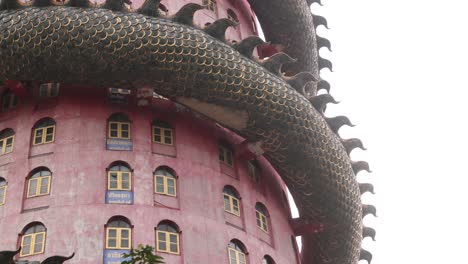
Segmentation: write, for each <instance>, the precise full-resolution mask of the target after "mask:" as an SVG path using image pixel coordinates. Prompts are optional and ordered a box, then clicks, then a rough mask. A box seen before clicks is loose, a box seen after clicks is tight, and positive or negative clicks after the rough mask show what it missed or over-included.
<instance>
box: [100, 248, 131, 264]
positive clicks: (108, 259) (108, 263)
mask: <svg viewBox="0 0 468 264" xmlns="http://www.w3.org/2000/svg"><path fill="white" fill-rule="evenodd" d="M124 253H125V254H129V253H130V250H124V249H105V250H104V264H120V263H122V261H125V260H130V259H131V258H124V257H122V255H123V254H124Z"/></svg>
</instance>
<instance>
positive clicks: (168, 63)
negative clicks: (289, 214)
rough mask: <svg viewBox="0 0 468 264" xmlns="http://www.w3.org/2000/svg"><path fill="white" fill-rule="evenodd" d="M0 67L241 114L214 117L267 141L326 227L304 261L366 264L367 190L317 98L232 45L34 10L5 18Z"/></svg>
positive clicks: (117, 19) (199, 35)
mask: <svg viewBox="0 0 468 264" xmlns="http://www.w3.org/2000/svg"><path fill="white" fill-rule="evenodd" d="M0 65H2V67H0V75H1V76H4V77H5V78H7V79H16V80H38V81H54V82H79V83H89V84H95V85H113V86H124V87H129V88H139V87H142V86H151V87H154V89H155V91H156V92H158V93H160V94H162V95H164V96H166V97H169V98H171V99H173V100H176V101H180V102H182V103H185V104H188V105H189V106H190V104H189V103H188V102H192V103H193V102H195V101H193V100H197V101H196V102H197V103H200V104H202V103H201V102H203V103H205V104H206V105H208V106H210V107H212V108H221V109H225V110H227V111H233V112H235V113H240V114H239V115H238V116H243V117H245V120H243V119H242V118H241V120H240V122H237V123H236V122H234V123H232V122H231V121H230V120H225V119H222V118H219V116H214V115H211V116H210V114H209V113H207V114H208V115H209V116H210V117H212V118H214V119H216V120H217V121H218V122H220V123H223V124H225V125H226V126H228V127H231V128H232V129H233V130H235V131H237V132H238V133H239V134H241V135H243V136H245V137H246V138H248V139H249V140H250V141H252V142H262V147H263V148H264V150H265V151H266V153H265V155H266V157H267V158H268V159H269V160H270V162H271V163H272V164H273V165H274V166H275V167H276V169H277V170H278V171H279V172H280V174H281V175H282V177H283V179H284V181H285V182H286V184H287V185H288V187H289V189H290V190H291V192H292V194H293V196H294V198H295V200H296V202H297V204H298V208H299V210H300V214H301V218H303V219H304V221H306V222H310V223H321V224H323V225H324V231H322V232H319V233H317V234H314V235H306V236H305V237H304V248H303V262H304V263H307V264H308V263H317V264H318V263H336V264H343V263H350V264H351V263H357V262H358V259H359V252H360V242H361V237H362V235H361V232H362V225H361V221H362V220H361V218H362V212H361V205H360V192H359V187H358V184H357V182H356V181H355V179H354V173H353V170H352V166H351V163H350V160H349V158H348V156H347V153H346V150H345V148H344V147H343V145H342V144H341V142H340V139H339V138H338V137H337V136H336V135H335V134H334V133H333V132H332V131H331V130H330V129H329V127H328V124H327V123H326V122H325V120H324V119H323V117H322V116H321V115H320V114H319V113H318V112H316V111H315V109H314V108H313V107H312V104H310V102H309V101H307V99H305V98H304V97H303V96H302V95H300V94H299V93H297V92H296V91H295V90H294V89H292V88H291V87H290V86H289V85H288V84H286V82H285V81H284V80H283V79H282V78H280V77H278V76H276V75H273V74H271V73H270V72H268V71H266V70H265V69H264V68H262V67H261V66H260V65H259V64H257V63H256V62H254V61H252V60H250V59H248V58H246V57H244V56H242V55H240V54H239V53H238V52H237V51H235V50H234V49H232V48H231V47H230V46H229V45H227V44H225V43H222V42H220V41H219V40H216V39H214V38H213V37H211V36H208V35H207V34H206V33H204V32H203V31H201V30H198V29H195V28H191V27H188V26H185V25H181V24H177V23H174V22H171V21H169V20H164V19H159V18H153V17H146V16H143V15H139V14H128V13H119V12H112V11H109V10H103V9H82V8H70V7H42V8H31V7H29V8H24V9H17V10H7V11H1V12H0ZM189 98H191V99H189ZM187 100H192V101H187ZM195 108H196V107H195ZM196 110H197V109H196ZM243 121H245V122H243Z"/></svg>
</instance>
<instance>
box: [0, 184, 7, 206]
mask: <svg viewBox="0 0 468 264" xmlns="http://www.w3.org/2000/svg"><path fill="white" fill-rule="evenodd" d="M7 189H8V185H4V186H0V192H1V193H2V195H1V196H0V205H4V204H5V201H6V194H7Z"/></svg>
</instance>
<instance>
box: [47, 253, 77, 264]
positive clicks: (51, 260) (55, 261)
mask: <svg viewBox="0 0 468 264" xmlns="http://www.w3.org/2000/svg"><path fill="white" fill-rule="evenodd" d="M74 256H75V252H73V254H71V255H70V256H69V257H63V256H53V257H48V258H47V259H45V260H44V261H42V262H41V264H62V263H64V262H65V261H67V260H69V259H72V258H73V257H74Z"/></svg>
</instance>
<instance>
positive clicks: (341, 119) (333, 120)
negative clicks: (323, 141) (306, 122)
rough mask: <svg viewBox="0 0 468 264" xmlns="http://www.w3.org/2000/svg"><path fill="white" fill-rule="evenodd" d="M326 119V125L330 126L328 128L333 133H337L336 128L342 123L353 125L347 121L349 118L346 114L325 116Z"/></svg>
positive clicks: (338, 128)
mask: <svg viewBox="0 0 468 264" xmlns="http://www.w3.org/2000/svg"><path fill="white" fill-rule="evenodd" d="M325 120H326V121H327V123H328V125H329V126H330V129H331V130H332V131H333V132H335V134H338V130H340V128H341V127H342V126H344V125H347V126H350V127H354V125H353V124H352V123H351V121H349V118H348V117H346V116H335V117H327V118H325Z"/></svg>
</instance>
